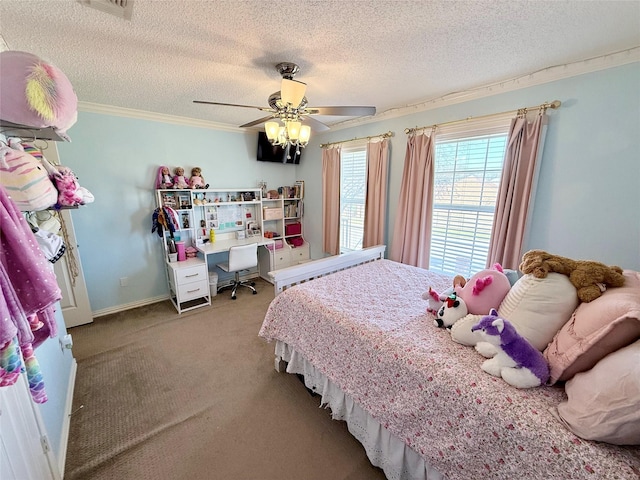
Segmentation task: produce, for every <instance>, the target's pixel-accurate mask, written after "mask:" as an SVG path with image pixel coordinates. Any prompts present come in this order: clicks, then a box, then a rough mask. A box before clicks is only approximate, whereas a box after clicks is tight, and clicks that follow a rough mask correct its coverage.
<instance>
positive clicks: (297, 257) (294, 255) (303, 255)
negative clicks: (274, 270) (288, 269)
mask: <svg viewBox="0 0 640 480" xmlns="http://www.w3.org/2000/svg"><path fill="white" fill-rule="evenodd" d="M289 254H290V255H291V265H297V264H298V263H303V262H308V261H309V260H310V259H311V253H310V251H309V244H308V243H307V242H304V243H303V244H302V245H300V246H298V247H295V248H292V249H291V251H290V252H289Z"/></svg>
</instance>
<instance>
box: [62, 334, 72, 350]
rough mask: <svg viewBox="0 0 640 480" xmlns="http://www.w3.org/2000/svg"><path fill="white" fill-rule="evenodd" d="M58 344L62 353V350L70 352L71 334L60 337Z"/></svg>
mask: <svg viewBox="0 0 640 480" xmlns="http://www.w3.org/2000/svg"><path fill="white" fill-rule="evenodd" d="M58 340H59V342H60V349H61V350H63V351H64V349H65V348H66V349H69V350H71V349H72V348H73V339H72V338H71V334H70V333H68V334H66V335H64V336H62V337H59V338H58Z"/></svg>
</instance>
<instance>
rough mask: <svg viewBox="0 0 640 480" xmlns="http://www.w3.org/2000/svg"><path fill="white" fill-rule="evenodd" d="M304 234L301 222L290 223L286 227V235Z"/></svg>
mask: <svg viewBox="0 0 640 480" xmlns="http://www.w3.org/2000/svg"><path fill="white" fill-rule="evenodd" d="M301 232H302V225H301V224H300V222H295V223H288V224H287V225H285V226H284V233H285V235H300V233H301Z"/></svg>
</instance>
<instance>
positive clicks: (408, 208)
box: [389, 132, 435, 268]
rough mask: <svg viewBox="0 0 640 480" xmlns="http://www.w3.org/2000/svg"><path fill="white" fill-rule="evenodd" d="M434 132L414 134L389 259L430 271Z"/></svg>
mask: <svg viewBox="0 0 640 480" xmlns="http://www.w3.org/2000/svg"><path fill="white" fill-rule="evenodd" d="M434 142H435V139H434V133H433V132H431V136H428V135H426V134H424V133H422V134H419V135H411V136H409V138H408V139H407V153H406V155H405V159H404V171H403V173H402V184H401V186H400V199H399V202H398V211H397V213H396V224H395V228H394V230H393V243H392V245H391V252H390V255H389V258H391V259H392V260H395V261H397V262H402V263H406V264H408V265H414V266H416V267H422V268H429V253H430V249H431V223H432V219H433V170H434V157H435V151H434Z"/></svg>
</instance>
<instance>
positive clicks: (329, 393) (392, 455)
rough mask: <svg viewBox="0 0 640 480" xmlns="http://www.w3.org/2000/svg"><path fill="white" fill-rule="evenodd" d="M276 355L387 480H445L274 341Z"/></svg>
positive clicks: (402, 443) (292, 350) (296, 354)
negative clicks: (353, 438) (318, 399)
mask: <svg viewBox="0 0 640 480" xmlns="http://www.w3.org/2000/svg"><path fill="white" fill-rule="evenodd" d="M275 355H276V358H278V359H281V360H283V361H285V362H287V373H293V374H299V375H302V376H303V377H304V383H305V386H306V387H307V388H308V389H310V390H312V391H313V392H315V393H317V394H318V395H320V396H321V398H322V399H321V401H320V406H325V407H327V406H328V407H329V408H330V409H331V417H332V418H333V419H334V420H343V421H345V422H346V423H347V426H348V429H349V432H350V433H351V435H353V436H354V437H355V438H356V440H358V441H359V442H360V443H361V444H362V446H364V449H365V451H366V453H367V457H369V461H370V462H371V464H372V465H375V466H376V467H379V468H381V469H382V470H383V471H384V473H385V475H386V476H387V478H388V479H389V480H440V479H444V476H443V475H442V474H441V473H440V472H438V471H437V470H436V469H434V468H433V467H430V466H429V465H427V463H426V462H425V461H424V459H423V458H422V457H421V456H420V455H418V453H416V451H415V450H413V449H412V448H410V447H408V446H407V445H406V444H405V443H404V442H402V441H400V440H398V438H397V437H395V436H394V435H392V434H391V433H390V432H389V431H388V430H386V429H385V428H384V427H383V426H382V425H381V424H380V423H379V422H378V421H377V420H375V419H374V418H373V417H372V416H371V415H369V414H368V413H367V412H365V411H364V410H363V409H362V408H361V407H360V406H359V405H358V404H357V403H355V402H354V401H353V400H352V399H351V397H349V396H348V395H346V394H345V393H343V392H342V390H340V388H338V387H337V386H336V385H335V384H334V383H333V382H332V381H331V380H329V379H328V378H327V377H326V376H325V375H324V374H322V373H321V372H320V371H319V370H318V369H317V368H315V367H314V366H313V365H312V364H311V363H309V362H308V361H307V360H306V359H305V358H304V357H303V356H302V355H301V354H299V353H298V352H296V351H295V350H294V349H293V348H291V347H290V346H289V345H287V344H286V343H284V342H281V341H279V340H278V341H276V348H275Z"/></svg>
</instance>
